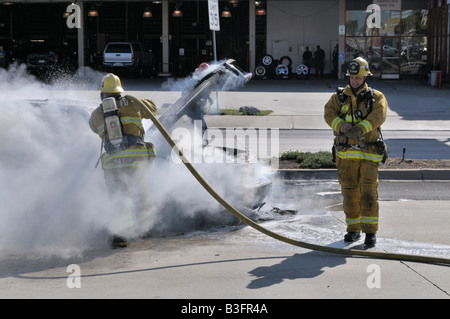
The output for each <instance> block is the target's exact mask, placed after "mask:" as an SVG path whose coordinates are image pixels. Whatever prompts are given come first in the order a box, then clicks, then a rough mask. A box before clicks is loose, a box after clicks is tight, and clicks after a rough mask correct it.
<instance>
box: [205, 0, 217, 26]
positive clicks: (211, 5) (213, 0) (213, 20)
mask: <svg viewBox="0 0 450 319" xmlns="http://www.w3.org/2000/svg"><path fill="white" fill-rule="evenodd" d="M208 14H209V29H210V30H212V31H220V22H219V0H208Z"/></svg>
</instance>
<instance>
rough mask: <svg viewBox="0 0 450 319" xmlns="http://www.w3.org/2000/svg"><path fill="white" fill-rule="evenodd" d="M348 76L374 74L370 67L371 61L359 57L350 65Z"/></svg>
mask: <svg viewBox="0 0 450 319" xmlns="http://www.w3.org/2000/svg"><path fill="white" fill-rule="evenodd" d="M345 75H347V76H372V75H373V74H372V72H370V69H369V63H367V61H366V60H364V59H363V58H361V57H358V58H356V59H354V60H352V62H350V64H349V66H348V70H347V73H346V74H345Z"/></svg>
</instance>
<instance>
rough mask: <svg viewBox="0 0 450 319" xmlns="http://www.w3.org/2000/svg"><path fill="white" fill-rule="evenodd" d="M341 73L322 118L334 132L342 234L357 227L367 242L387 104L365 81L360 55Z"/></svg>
mask: <svg viewBox="0 0 450 319" xmlns="http://www.w3.org/2000/svg"><path fill="white" fill-rule="evenodd" d="M346 75H347V76H349V84H348V85H347V86H346V87H345V88H343V89H338V90H337V92H336V93H335V94H333V95H332V96H331V98H330V99H329V101H328V102H327V103H326V105H325V112H324V118H325V121H326V122H327V124H328V125H329V126H330V127H331V128H332V129H333V132H334V135H335V140H334V146H333V153H334V155H335V158H336V167H337V171H338V180H339V183H340V185H341V189H342V195H343V198H344V200H343V208H344V212H345V216H346V223H347V234H345V236H344V240H345V241H348V242H352V241H355V240H358V239H359V238H360V232H361V231H362V232H364V233H365V234H366V237H365V242H364V243H365V244H366V245H367V246H369V247H373V246H375V243H376V232H377V230H378V218H379V205H378V166H379V164H380V162H384V161H385V160H386V156H387V150H386V146H385V144H384V141H383V138H382V135H381V125H382V124H383V123H384V121H385V120H386V113H387V107H388V104H387V101H386V98H385V96H384V95H383V93H381V92H380V91H377V90H373V89H371V88H369V86H368V85H367V83H366V79H367V77H368V76H371V75H372V73H371V72H370V70H369V65H368V63H367V61H366V60H364V59H363V58H356V59H355V60H353V61H352V62H351V63H350V65H349V70H348V71H347V74H346Z"/></svg>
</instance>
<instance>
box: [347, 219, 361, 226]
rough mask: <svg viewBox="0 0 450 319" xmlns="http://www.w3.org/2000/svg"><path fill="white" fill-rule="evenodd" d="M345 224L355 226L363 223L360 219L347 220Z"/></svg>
mask: <svg viewBox="0 0 450 319" xmlns="http://www.w3.org/2000/svg"><path fill="white" fill-rule="evenodd" d="M345 222H346V223H347V225H355V224H359V223H360V222H361V219H360V218H346V219H345Z"/></svg>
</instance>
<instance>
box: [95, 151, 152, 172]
mask: <svg viewBox="0 0 450 319" xmlns="http://www.w3.org/2000/svg"><path fill="white" fill-rule="evenodd" d="M154 156H155V149H154V148H150V149H148V148H146V147H142V148H140V149H139V148H131V149H126V150H123V151H120V152H117V153H113V154H108V153H103V154H102V156H101V162H102V168H103V169H112V168H123V167H133V166H138V165H140V164H141V163H143V162H145V160H146V159H147V158H148V157H154Z"/></svg>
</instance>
